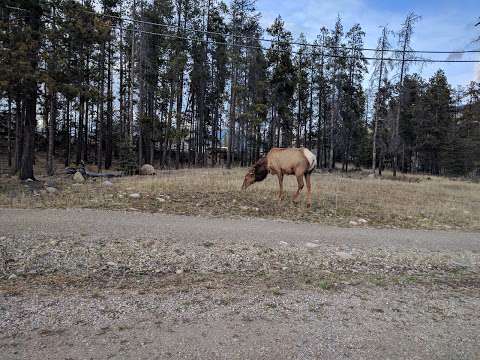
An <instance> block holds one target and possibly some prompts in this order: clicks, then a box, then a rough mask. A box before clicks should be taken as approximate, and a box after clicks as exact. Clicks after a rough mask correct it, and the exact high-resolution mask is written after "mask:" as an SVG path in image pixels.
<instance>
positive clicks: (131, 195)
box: [128, 193, 141, 199]
mask: <svg viewBox="0 0 480 360" xmlns="http://www.w3.org/2000/svg"><path fill="white" fill-rule="evenodd" d="M128 197H129V198H131V199H140V197H141V195H140V194H139V193H133V194H130V195H128Z"/></svg>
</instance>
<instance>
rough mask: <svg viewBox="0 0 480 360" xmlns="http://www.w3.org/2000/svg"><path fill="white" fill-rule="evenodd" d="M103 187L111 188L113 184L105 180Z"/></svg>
mask: <svg viewBox="0 0 480 360" xmlns="http://www.w3.org/2000/svg"><path fill="white" fill-rule="evenodd" d="M102 185H103V186H107V187H110V186H113V183H112V182H111V181H108V180H105V181H104V182H103V183H102Z"/></svg>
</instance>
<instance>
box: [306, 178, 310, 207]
mask: <svg viewBox="0 0 480 360" xmlns="http://www.w3.org/2000/svg"><path fill="white" fill-rule="evenodd" d="M311 177H312V174H306V175H305V180H306V181H307V207H310V206H312V182H311Z"/></svg>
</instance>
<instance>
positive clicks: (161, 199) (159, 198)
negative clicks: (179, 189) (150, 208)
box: [156, 197, 167, 202]
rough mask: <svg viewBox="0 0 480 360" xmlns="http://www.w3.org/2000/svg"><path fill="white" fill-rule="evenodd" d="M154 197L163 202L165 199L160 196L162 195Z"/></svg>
mask: <svg viewBox="0 0 480 360" xmlns="http://www.w3.org/2000/svg"><path fill="white" fill-rule="evenodd" d="M156 199H157V201H158V202H165V201H167V200H165V199H164V198H162V197H158V198H156Z"/></svg>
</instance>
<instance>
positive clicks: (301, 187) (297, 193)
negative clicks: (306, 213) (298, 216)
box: [293, 175, 303, 201]
mask: <svg viewBox="0 0 480 360" xmlns="http://www.w3.org/2000/svg"><path fill="white" fill-rule="evenodd" d="M297 183H298V189H297V192H296V193H295V194H294V195H293V201H295V200H297V198H298V195H300V191H302V189H303V175H299V176H297Z"/></svg>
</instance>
